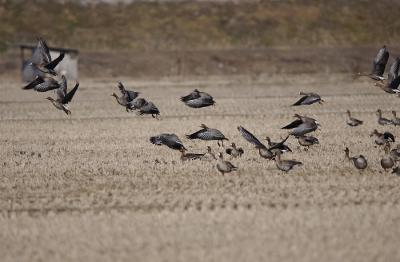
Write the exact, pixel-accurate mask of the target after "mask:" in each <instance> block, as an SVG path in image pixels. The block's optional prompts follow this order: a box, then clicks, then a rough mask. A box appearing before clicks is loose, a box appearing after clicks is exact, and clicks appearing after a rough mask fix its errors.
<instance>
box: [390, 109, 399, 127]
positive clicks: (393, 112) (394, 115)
mask: <svg viewBox="0 0 400 262" xmlns="http://www.w3.org/2000/svg"><path fill="white" fill-rule="evenodd" d="M392 115H393V119H392V120H391V121H392V123H393V125H395V126H399V125H400V118H398V117H397V115H396V111H394V110H393V111H392Z"/></svg>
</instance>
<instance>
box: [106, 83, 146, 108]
mask: <svg viewBox="0 0 400 262" xmlns="http://www.w3.org/2000/svg"><path fill="white" fill-rule="evenodd" d="M118 88H119V90H120V92H121V94H122V96H120V97H119V96H118V95H117V94H116V93H113V94H112V95H111V96H113V97H115V99H116V100H117V103H118V104H120V105H121V106H123V107H125V109H126V111H127V112H129V110H133V109H132V106H131V102H132V101H133V100H134V99H136V98H137V97H138V96H139V94H140V93H139V92H135V91H131V90H126V89H125V87H124V85H123V84H122V82H120V81H119V82H118Z"/></svg>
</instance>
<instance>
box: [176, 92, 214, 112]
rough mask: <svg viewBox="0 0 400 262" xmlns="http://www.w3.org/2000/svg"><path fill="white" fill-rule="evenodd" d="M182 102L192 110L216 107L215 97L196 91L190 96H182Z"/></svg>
mask: <svg viewBox="0 0 400 262" xmlns="http://www.w3.org/2000/svg"><path fill="white" fill-rule="evenodd" d="M181 101H182V102H183V103H185V105H187V106H189V107H192V108H202V107H206V106H212V105H215V101H214V99H213V97H212V96H211V95H210V94H208V93H205V92H200V91H199V90H197V89H195V90H193V92H191V93H190V94H189V95H186V96H182V97H181Z"/></svg>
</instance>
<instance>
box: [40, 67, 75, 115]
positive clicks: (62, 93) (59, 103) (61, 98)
mask: <svg viewBox="0 0 400 262" xmlns="http://www.w3.org/2000/svg"><path fill="white" fill-rule="evenodd" d="M61 78H62V82H61V86H60V87H59V88H58V89H57V92H56V94H57V99H56V100H55V99H53V98H52V97H47V98H46V99H47V100H49V101H50V102H51V103H52V104H53V105H54V106H55V107H56V108H57V109H59V110H63V111H64V112H65V113H66V114H67V115H70V114H71V111H70V110H69V109H68V103H69V102H71V100H72V98H73V97H74V95H75V93H76V90H78V87H79V83H78V82H76V84H75V87H74V88H73V89H72V90H71V91H69V92H68V93H67V79H66V78H65V76H64V75H62V76H61Z"/></svg>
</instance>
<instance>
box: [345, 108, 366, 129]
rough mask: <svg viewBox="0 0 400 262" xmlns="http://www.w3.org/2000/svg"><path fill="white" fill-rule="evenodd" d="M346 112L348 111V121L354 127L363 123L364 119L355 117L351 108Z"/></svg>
mask: <svg viewBox="0 0 400 262" xmlns="http://www.w3.org/2000/svg"><path fill="white" fill-rule="evenodd" d="M346 113H347V116H348V119H347V121H346V123H347V124H348V125H349V126H353V127H354V126H359V125H362V124H363V121H361V120H358V119H357V118H354V117H352V116H351V113H350V110H347V111H346Z"/></svg>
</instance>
